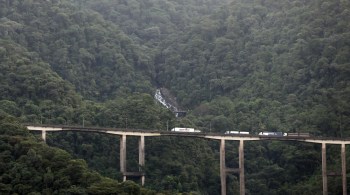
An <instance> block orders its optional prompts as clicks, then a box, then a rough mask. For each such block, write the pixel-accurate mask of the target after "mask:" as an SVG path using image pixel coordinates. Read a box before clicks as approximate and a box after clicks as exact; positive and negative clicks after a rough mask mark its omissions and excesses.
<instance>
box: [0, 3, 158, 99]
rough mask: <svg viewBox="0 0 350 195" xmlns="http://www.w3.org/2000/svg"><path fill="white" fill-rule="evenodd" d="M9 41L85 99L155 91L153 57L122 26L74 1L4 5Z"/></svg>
mask: <svg viewBox="0 0 350 195" xmlns="http://www.w3.org/2000/svg"><path fill="white" fill-rule="evenodd" d="M0 18H1V23H0V26H1V27H2V28H1V35H2V38H3V39H10V40H14V41H15V42H17V43H18V44H20V45H21V46H23V47H25V48H27V49H28V50H30V51H31V52H35V53H36V54H37V55H38V56H39V57H40V58H41V59H42V60H43V61H44V62H47V63H49V64H50V66H51V67H52V69H53V70H55V71H56V72H57V73H58V74H59V75H60V76H61V77H63V78H64V79H66V80H68V81H70V82H71V83H73V85H74V86H75V87H76V89H77V91H79V92H80V93H81V94H83V95H84V96H85V97H88V98H93V99H99V100H103V99H107V98H110V97H113V96H115V95H117V94H123V93H128V92H134V91H138V92H151V88H152V87H151V84H150V83H151V77H152V74H151V73H152V69H150V68H151V67H150V63H149V61H150V60H149V57H147V56H146V55H142V54H141V51H142V50H141V48H140V47H139V46H137V45H135V44H134V43H133V41H132V40H131V39H130V38H129V37H128V36H126V35H125V34H124V33H123V32H121V31H120V30H119V28H118V25H117V24H113V23H111V22H108V21H106V20H104V19H103V17H102V16H101V15H100V14H99V13H97V12H94V11H93V10H89V9H84V8H81V7H79V6H77V5H75V4H72V2H70V1H2V2H1V12H0Z"/></svg>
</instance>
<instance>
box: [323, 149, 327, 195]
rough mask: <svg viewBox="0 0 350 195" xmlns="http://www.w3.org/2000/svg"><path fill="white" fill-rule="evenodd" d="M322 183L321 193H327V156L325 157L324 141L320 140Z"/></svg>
mask: <svg viewBox="0 0 350 195" xmlns="http://www.w3.org/2000/svg"><path fill="white" fill-rule="evenodd" d="M322 183H323V195H327V194H328V187H327V157H326V143H324V142H322Z"/></svg>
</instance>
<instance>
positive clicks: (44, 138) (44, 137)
mask: <svg viewBox="0 0 350 195" xmlns="http://www.w3.org/2000/svg"><path fill="white" fill-rule="evenodd" d="M41 138H42V139H43V140H44V142H46V131H45V130H42V131H41Z"/></svg>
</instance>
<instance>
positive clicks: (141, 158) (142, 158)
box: [139, 135, 145, 186]
mask: <svg viewBox="0 0 350 195" xmlns="http://www.w3.org/2000/svg"><path fill="white" fill-rule="evenodd" d="M139 166H140V168H139V171H140V172H143V171H144V170H143V167H144V166H145V136H143V135H141V136H140V139H139ZM141 185H142V186H143V185H145V175H144V174H142V175H141Z"/></svg>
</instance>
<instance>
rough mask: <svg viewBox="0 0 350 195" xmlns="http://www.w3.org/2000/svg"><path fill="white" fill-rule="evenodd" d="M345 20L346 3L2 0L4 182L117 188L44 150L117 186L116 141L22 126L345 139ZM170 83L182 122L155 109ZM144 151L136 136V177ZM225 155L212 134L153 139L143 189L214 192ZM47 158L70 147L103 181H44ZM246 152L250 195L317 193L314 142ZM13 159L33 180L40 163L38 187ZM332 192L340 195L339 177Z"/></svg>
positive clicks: (348, 123)
mask: <svg viewBox="0 0 350 195" xmlns="http://www.w3.org/2000/svg"><path fill="white" fill-rule="evenodd" d="M349 21H350V3H349V1H346V0H308V1H305V0H282V1H273V0H187V1H184V0H100V1H93V0H0V67H1V69H0V70H1V71H0V116H1V123H0V125H2V126H1V136H2V138H1V139H2V142H1V144H2V145H3V146H2V147H1V148H2V149H1V151H0V152H1V155H2V158H4V159H8V161H6V163H5V164H4V165H3V166H2V167H9V168H8V170H7V169H5V168H2V169H1V172H0V174H1V176H0V185H1V186H3V187H4V188H2V187H1V186H0V188H1V189H4V191H2V192H3V193H5V194H6V193H8V194H9V193H27V192H29V191H25V190H28V189H29V187H28V186H34V185H37V186H44V185H46V186H45V187H46V188H45V190H46V189H47V190H48V191H45V190H44V191H40V190H43V189H44V188H40V190H39V188H38V189H36V188H35V190H34V191H33V192H37V193H54V192H55V193H61V192H62V193H63V192H64V193H71V194H74V193H75V191H74V190H77V191H80V192H81V193H82V194H84V193H85V194H86V193H92V194H93V192H91V191H89V190H92V186H95V187H96V188H95V189H94V190H97V188H98V186H96V185H97V184H96V183H95V181H105V182H107V183H106V185H114V184H117V182H116V181H112V180H109V179H106V180H105V178H103V177H102V176H99V175H98V174H97V173H94V172H91V171H89V170H87V165H85V164H84V162H83V161H81V160H73V159H72V157H71V156H69V155H68V154H66V153H64V152H63V151H61V150H56V149H53V148H50V149H47V148H49V146H56V147H60V148H61V149H64V150H66V151H67V152H69V153H70V154H71V155H73V156H74V158H83V159H84V160H86V162H87V164H88V166H89V167H90V168H91V169H93V170H95V171H98V172H99V173H101V174H102V175H104V176H107V177H110V178H113V179H117V180H119V181H120V179H121V177H120V176H121V175H120V173H119V149H118V148H119V139H118V138H117V137H115V136H106V135H99V134H86V133H85V134H84V133H72V132H68V133H54V134H49V135H48V140H47V142H48V145H49V146H47V145H45V144H42V143H35V142H39V138H37V139H36V140H35V139H34V138H33V137H32V136H30V135H28V132H27V133H26V131H25V130H23V129H22V127H21V126H20V125H18V124H17V123H18V121H20V122H21V123H37V124H38V123H43V124H68V125H82V124H83V123H84V125H85V126H102V127H121V128H140V129H152V130H154V129H157V130H166V129H167V128H168V129H169V128H173V127H177V126H183V127H195V128H198V129H201V130H202V131H204V132H209V131H211V132H225V131H227V130H241V131H249V132H251V133H253V134H254V133H258V132H260V131H282V132H310V133H312V135H315V136H328V137H349V136H350V112H349V110H350V102H349V99H350V81H349V79H350V22H349ZM161 87H162V88H166V89H168V90H169V91H171V93H173V94H175V96H176V100H177V101H178V102H179V103H180V104H181V107H184V108H186V109H187V110H188V114H187V117H185V118H175V116H174V115H173V113H171V112H170V111H169V110H166V109H165V108H163V107H162V106H161V105H159V104H157V103H156V102H155V101H154V99H153V95H154V93H155V90H156V88H161ZM12 123H13V125H10V126H9V124H12ZM18 136H19V137H18ZM11 140H12V141H14V140H15V141H14V142H12V141H11ZM28 140H29V141H28ZM24 142H25V143H24ZM27 142H30V143H29V144H28V143H27ZM11 143H13V144H12V145H11ZM6 144H7V145H6ZM8 144H10V145H11V146H9V145H8ZM23 144H24V145H25V147H26V149H25V150H23V151H21V152H22V153H21V154H18V155H17V156H16V155H15V153H16V151H17V150H18V148H17V147H19V146H21V147H22V145H23ZM136 145H137V140H136V139H134V138H130V139H129V138H128V146H127V147H128V152H130V154H129V153H128V165H129V166H128V169H129V168H130V170H137V169H138V165H137V150H136V149H137V147H136ZM236 148H237V143H234V142H233V143H228V144H227V150H229V151H227V162H228V166H230V167H237V166H238V164H237V163H238V161H237V152H236V151H237V150H236ZM218 149H219V145H218V143H217V142H214V141H208V140H196V139H194V140H192V139H182V138H149V139H148V138H147V139H146V151H147V152H146V167H144V169H145V171H146V175H147V176H146V187H147V188H150V189H154V190H156V191H158V192H162V193H165V194H175V193H190V192H191V193H193V194H219V193H220V183H219V182H220V179H219V170H218V169H219V156H218V155H219V154H218ZM45 150H50V152H49V153H50V155H53V154H51V153H64V154H62V155H64V156H65V158H66V159H68V160H69V162H72V163H73V162H76V163H78V164H76V165H77V166H78V165H79V167H81V168H82V170H83V172H84V174H85V172H86V173H87V172H88V173H89V174H93V176H91V177H92V178H94V179H93V180H94V181H91V182H90V183H89V182H88V183H84V182H82V183H79V182H78V183H74V182H77V181H78V180H79V179H82V178H84V177H85V176H86V175H85V176H84V174H82V175H79V176H74V178H73V176H72V178H70V179H71V180H69V179H68V180H69V184H68V183H67V185H66V186H64V187H60V186H56V185H55V184H54V182H53V180H52V181H51V180H50V182H51V183H45V181H47V180H45V178H44V176H43V174H45V175H47V174H49V173H48V171H49V170H51V171H53V169H52V168H50V169H48V167H50V166H49V165H46V164H45V163H44V164H45V166H42V165H43V164H40V163H39V164H40V166H39V165H35V166H36V167H35V166H34V165H33V164H30V163H33V162H32V161H33V159H31V160H30V159H29V160H26V159H27V158H32V156H34V157H35V156H41V157H40V158H42V159H41V160H43V159H45V162H46V158H47V161H51V160H52V159H53V157H52V156H45V155H48V154H44V153H42V152H45ZM129 150H130V151H129ZM57 151H58V152H57ZM328 151H329V154H330V156H329V160H328V161H329V162H328V163H331V165H329V169H337V166H339V163H340V159H339V155H336V154H337V153H338V152H339V151H338V148H336V147H329V148H328ZM245 152H246V154H245V155H246V168H247V170H246V175H247V178H246V185H247V189H248V190H247V193H248V194H319V193H320V191H321V186H322V185H321V180H320V177H319V175H320V162H321V157H320V155H321V154H320V147H319V146H318V145H313V144H301V143H282V142H262V143H254V142H252V143H249V144H247V145H246V149H245ZM20 155H24V156H23V157H20ZM348 156H349V155H348ZM34 157H33V158H34ZM50 159H51V160H50ZM1 162H5V161H1ZM7 162H9V163H7ZM16 163H22V164H21V165H18V166H27V167H31V166H32V165H33V167H32V169H30V170H29V171H28V172H32V171H34V169H35V171H34V172H36V173H35V175H41V176H38V177H43V178H44V179H42V180H41V182H42V183H40V181H39V180H40V179H37V180H35V181H36V182H37V183H31V184H28V183H26V182H27V181H26V178H25V177H24V176H23V177H20V178H17V179H14V176H13V175H11V174H13V171H15V170H17V169H19V168H18V166H17V165H16ZM23 163H24V164H25V165H24V164H23ZM26 163H27V164H26ZM28 163H29V164H28ZM73 164H74V163H73ZM73 164H71V165H72V166H73ZM55 166H56V165H55ZM67 166H68V165H67ZM74 166H75V165H74ZM13 167H17V169H15V168H13ZM39 168H40V170H39ZM61 168H62V169H68V168H67V167H61ZM79 169H80V168H79ZM9 170H10V171H12V172H11V173H8V171H9ZM65 171H68V170H63V171H62V172H61V173H63V172H65ZM61 173H57V174H58V176H57V181H58V180H59V178H60V177H61V176H62V175H60V174H61ZM23 174H24V175H25V174H26V173H23ZM55 174H56V173H54V175H55ZM50 177H51V176H50ZM89 177H90V176H89ZM85 179H86V178H85ZM79 181H80V180H79ZM114 182H115V183H114ZM228 182H229V184H228V186H231V187H232V186H233V188H230V189H229V190H228V192H229V193H235V192H237V189H238V188H237V187H238V178H237V175H230V176H229V177H228ZM38 183H40V185H39V184H38ZM17 184H18V185H19V184H21V185H23V186H20V187H19V186H17V187H16V185H17ZM70 184H72V185H75V186H76V188H75V187H72V186H71V185H70ZM98 185H99V184H98ZM119 185H129V184H128V183H125V184H118V185H117V186H119ZM130 185H132V186H133V187H132V188H134V187H135V188H137V189H138V190H140V188H139V187H138V186H136V184H130ZM329 185H330V187H329V189H330V192H332V193H334V194H337V193H339V191H340V187H339V186H340V182H339V178H333V179H329ZM60 188H62V190H63V189H65V190H63V191H57V190H58V189H60ZM73 188H74V189H73ZM21 190H22V191H21ZM55 190H56V191H55ZM67 190H68V191H67ZM72 190H73V191H72ZM114 190H115V189H114ZM143 190H144V189H143ZM144 191H146V190H144ZM101 193H102V192H101ZM133 193H135V192H129V194H133ZM137 193H138V191H137V192H136V194H137ZM150 193H153V192H150Z"/></svg>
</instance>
